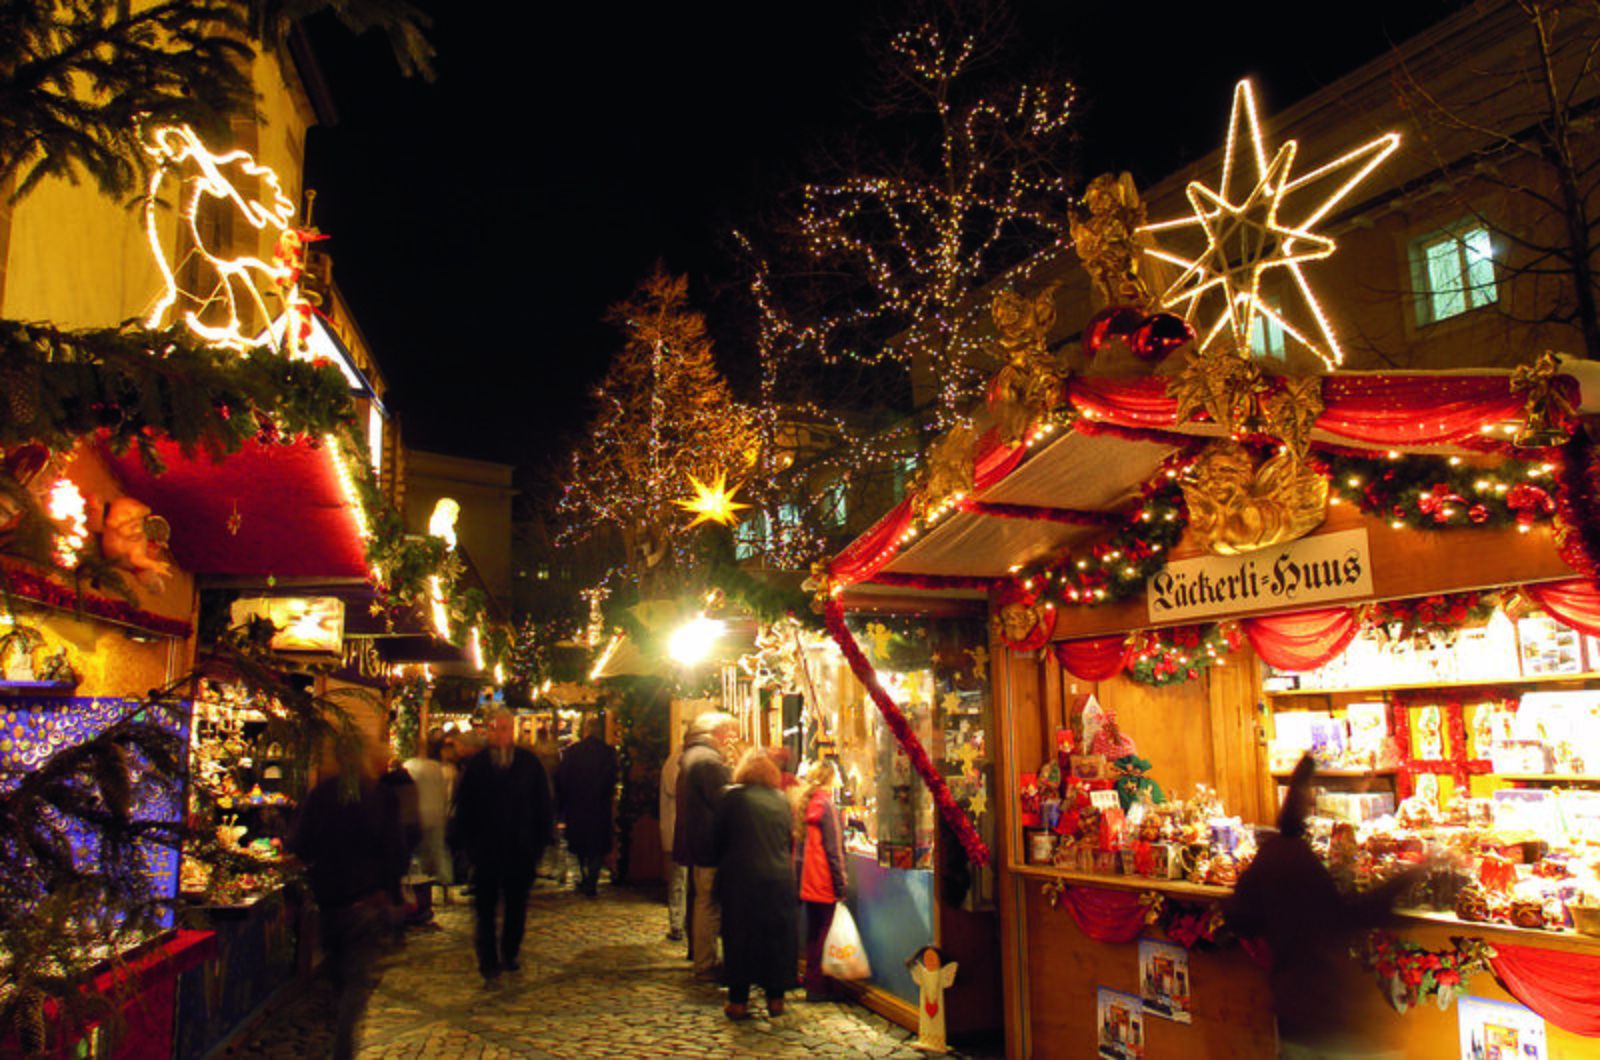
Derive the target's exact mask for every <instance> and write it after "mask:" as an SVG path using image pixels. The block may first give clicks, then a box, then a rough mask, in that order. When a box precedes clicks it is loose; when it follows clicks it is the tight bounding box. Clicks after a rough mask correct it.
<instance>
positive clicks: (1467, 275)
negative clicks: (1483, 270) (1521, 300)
mask: <svg viewBox="0 0 1600 1060" xmlns="http://www.w3.org/2000/svg"><path fill="white" fill-rule="evenodd" d="M1479 232H1481V233H1483V235H1484V237H1485V238H1486V239H1487V241H1488V246H1489V253H1488V255H1487V256H1486V257H1480V258H1477V259H1473V258H1471V257H1470V256H1469V255H1470V254H1471V253H1472V251H1471V248H1470V241H1471V239H1472V237H1473V236H1474V235H1475V234H1476V233H1479ZM1444 245H1453V246H1454V247H1455V248H1456V262H1455V265H1456V279H1457V281H1458V282H1459V283H1460V285H1461V286H1459V287H1454V288H1450V287H1443V286H1439V287H1435V285H1434V282H1433V272H1432V269H1431V268H1430V264H1431V260H1430V257H1429V251H1430V250H1431V249H1433V248H1437V247H1440V246H1444ZM1495 249H1496V247H1495V238H1494V230H1493V229H1492V228H1490V227H1489V225H1487V224H1486V223H1484V221H1483V220H1482V218H1479V217H1476V216H1469V217H1463V218H1460V219H1459V220H1456V221H1453V222H1451V223H1450V224H1447V225H1443V226H1440V227H1438V228H1434V229H1431V230H1429V231H1427V232H1424V233H1423V234H1421V235H1419V236H1415V237H1413V238H1412V239H1410V240H1408V241H1407V245H1406V260H1407V264H1408V266H1409V268H1410V272H1411V292H1412V301H1413V303H1414V305H1415V317H1414V324H1415V326H1416V327H1417V328H1419V329H1422V328H1428V327H1431V326H1432V325H1435V324H1443V323H1446V322H1448V321H1452V320H1458V319H1460V318H1462V317H1465V316H1467V315H1468V314H1470V313H1473V312H1475V311H1477V310H1479V309H1485V308H1488V307H1489V306H1492V305H1496V304H1498V303H1499V301H1500V270H1499V269H1498V268H1497V267H1496V266H1497V257H1496V254H1495ZM1485 260H1486V261H1487V262H1488V268H1489V277H1488V280H1487V282H1482V283H1478V282H1474V280H1473V277H1472V269H1473V266H1474V265H1475V264H1476V263H1477V262H1479V261H1485ZM1445 295H1456V296H1458V297H1459V298H1460V299H1461V306H1460V308H1459V309H1454V310H1452V311H1450V312H1447V313H1443V314H1441V313H1439V311H1438V310H1439V308H1440V307H1439V304H1438V303H1439V301H1440V299H1441V297H1442V296H1445Z"/></svg>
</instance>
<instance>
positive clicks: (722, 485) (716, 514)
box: [675, 471, 750, 527]
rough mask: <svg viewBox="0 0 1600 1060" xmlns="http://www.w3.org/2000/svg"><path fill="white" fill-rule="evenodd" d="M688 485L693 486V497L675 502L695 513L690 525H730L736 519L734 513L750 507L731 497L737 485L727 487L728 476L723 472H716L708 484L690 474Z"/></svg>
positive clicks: (735, 491)
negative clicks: (715, 475)
mask: <svg viewBox="0 0 1600 1060" xmlns="http://www.w3.org/2000/svg"><path fill="white" fill-rule="evenodd" d="M689 485H691V486H693V487H694V497H693V498H691V499H690V500H686V501H677V502H675V503H676V504H677V505H678V507H680V508H682V509H683V510H684V511H686V512H694V513H695V514H694V519H693V520H691V521H690V523H689V526H690V527H695V526H699V525H700V524H701V523H721V524H722V525H723V526H732V525H733V524H734V523H735V522H736V521H737V520H738V516H736V515H735V514H734V513H735V512H738V511H740V510H741V509H744V508H748V507H750V506H749V505H748V504H741V503H740V502H738V501H736V500H734V499H733V495H734V494H735V493H737V492H738V490H739V487H738V486H737V485H735V486H732V487H729V486H728V476H727V474H726V473H724V472H720V471H719V472H717V477H716V478H714V479H712V480H711V482H710V483H709V484H708V483H705V482H701V481H700V480H699V479H697V478H695V477H694V476H693V475H690V476H689Z"/></svg>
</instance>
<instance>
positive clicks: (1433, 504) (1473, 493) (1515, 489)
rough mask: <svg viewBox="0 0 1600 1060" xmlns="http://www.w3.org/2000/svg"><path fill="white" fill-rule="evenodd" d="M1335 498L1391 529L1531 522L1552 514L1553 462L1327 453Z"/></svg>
mask: <svg viewBox="0 0 1600 1060" xmlns="http://www.w3.org/2000/svg"><path fill="white" fill-rule="evenodd" d="M1321 461H1322V464H1323V466H1324V468H1325V469H1326V473H1327V475H1328V486H1329V491H1330V493H1331V495H1332V496H1333V497H1334V498H1337V501H1336V502H1341V503H1345V504H1352V505H1355V506H1356V507H1357V508H1358V509H1359V510H1360V511H1362V512H1363V513H1365V514H1368V515H1375V516H1378V517H1379V518H1383V519H1387V520H1389V522H1390V523H1391V525H1393V526H1394V527H1395V528H1396V529H1399V528H1400V527H1411V528H1413V529H1418V530H1442V529H1448V528H1451V527H1461V526H1487V527H1500V526H1511V525H1515V526H1518V527H1521V528H1530V527H1532V526H1533V525H1534V524H1535V523H1538V522H1543V521H1545V520H1548V519H1550V518H1551V517H1553V516H1554V515H1555V512H1556V502H1555V498H1554V496H1553V492H1554V490H1555V489H1556V477H1555V472H1556V470H1557V468H1556V465H1554V464H1552V463H1550V462H1548V461H1545V460H1532V461H1520V460H1512V459H1507V460H1505V461H1503V462H1501V463H1498V464H1494V465H1492V466H1481V465H1482V462H1481V461H1476V460H1474V461H1469V460H1465V459H1463V458H1461V457H1458V456H1452V457H1429V456H1416V455H1409V456H1404V457H1402V456H1401V455H1400V454H1399V453H1395V454H1393V455H1391V456H1388V457H1367V456H1324V457H1322V458H1321Z"/></svg>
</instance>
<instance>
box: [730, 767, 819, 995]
mask: <svg viewBox="0 0 1600 1060" xmlns="http://www.w3.org/2000/svg"><path fill="white" fill-rule="evenodd" d="M733 779H734V781H735V784H734V786H733V787H731V788H729V789H728V790H727V792H726V793H725V794H724V795H723V796H722V800H721V801H720V802H719V803H718V804H717V811H716V818H715V822H714V824H713V836H712V838H713V846H714V848H715V850H716V854H717V877H716V884H715V886H716V894H717V902H718V904H719V905H720V907H721V912H722V956H723V960H724V961H725V962H726V964H727V968H726V972H727V979H728V1004H727V1008H726V1009H725V1011H726V1012H727V1014H728V1017H729V1018H730V1019H744V1018H746V1017H747V1016H748V1015H749V1009H748V1005H749V1002H750V987H751V985H752V984H754V985H758V986H760V987H761V989H762V990H763V991H764V992H765V993H766V998H767V1014H768V1015H769V1016H780V1015H782V1014H783V992H784V991H785V990H787V989H789V987H790V986H792V985H793V984H794V971H795V961H796V958H797V957H798V956H799V954H798V952H797V951H798V950H799V942H798V939H797V935H798V922H799V917H798V915H797V914H798V912H799V908H798V906H797V904H796V903H797V899H796V897H795V881H794V859H793V857H792V851H793V843H794V830H793V826H792V823H791V822H792V816H791V813H790V810H789V800H788V799H786V798H784V796H783V793H782V790H781V787H782V783H783V780H782V774H781V773H779V772H778V767H777V765H776V764H775V763H774V762H773V761H772V759H771V757H769V756H768V754H767V753H766V752H765V751H761V750H755V751H751V752H750V753H749V754H747V755H745V756H744V760H743V761H742V762H740V763H739V769H738V771H737V772H736V773H734V775H733Z"/></svg>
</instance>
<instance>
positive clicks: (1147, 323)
mask: <svg viewBox="0 0 1600 1060" xmlns="http://www.w3.org/2000/svg"><path fill="white" fill-rule="evenodd" d="M1193 340H1194V328H1192V327H1190V326H1189V322H1188V321H1187V320H1185V319H1183V318H1182V317H1180V316H1176V315H1174V314H1172V313H1155V314H1153V315H1151V316H1149V317H1146V318H1145V320H1144V322H1143V323H1142V324H1140V325H1139V326H1138V327H1137V328H1135V329H1134V331H1133V334H1132V335H1131V336H1129V337H1128V349H1130V350H1132V351H1133V355H1134V356H1135V357H1137V358H1139V360H1141V361H1147V362H1149V363H1151V364H1154V363H1155V362H1157V361H1160V360H1163V359H1164V358H1165V357H1166V356H1167V354H1169V353H1171V352H1172V351H1173V350H1175V349H1177V348H1178V347H1179V346H1182V345H1183V344H1184V343H1187V342H1192V341H1193Z"/></svg>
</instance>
